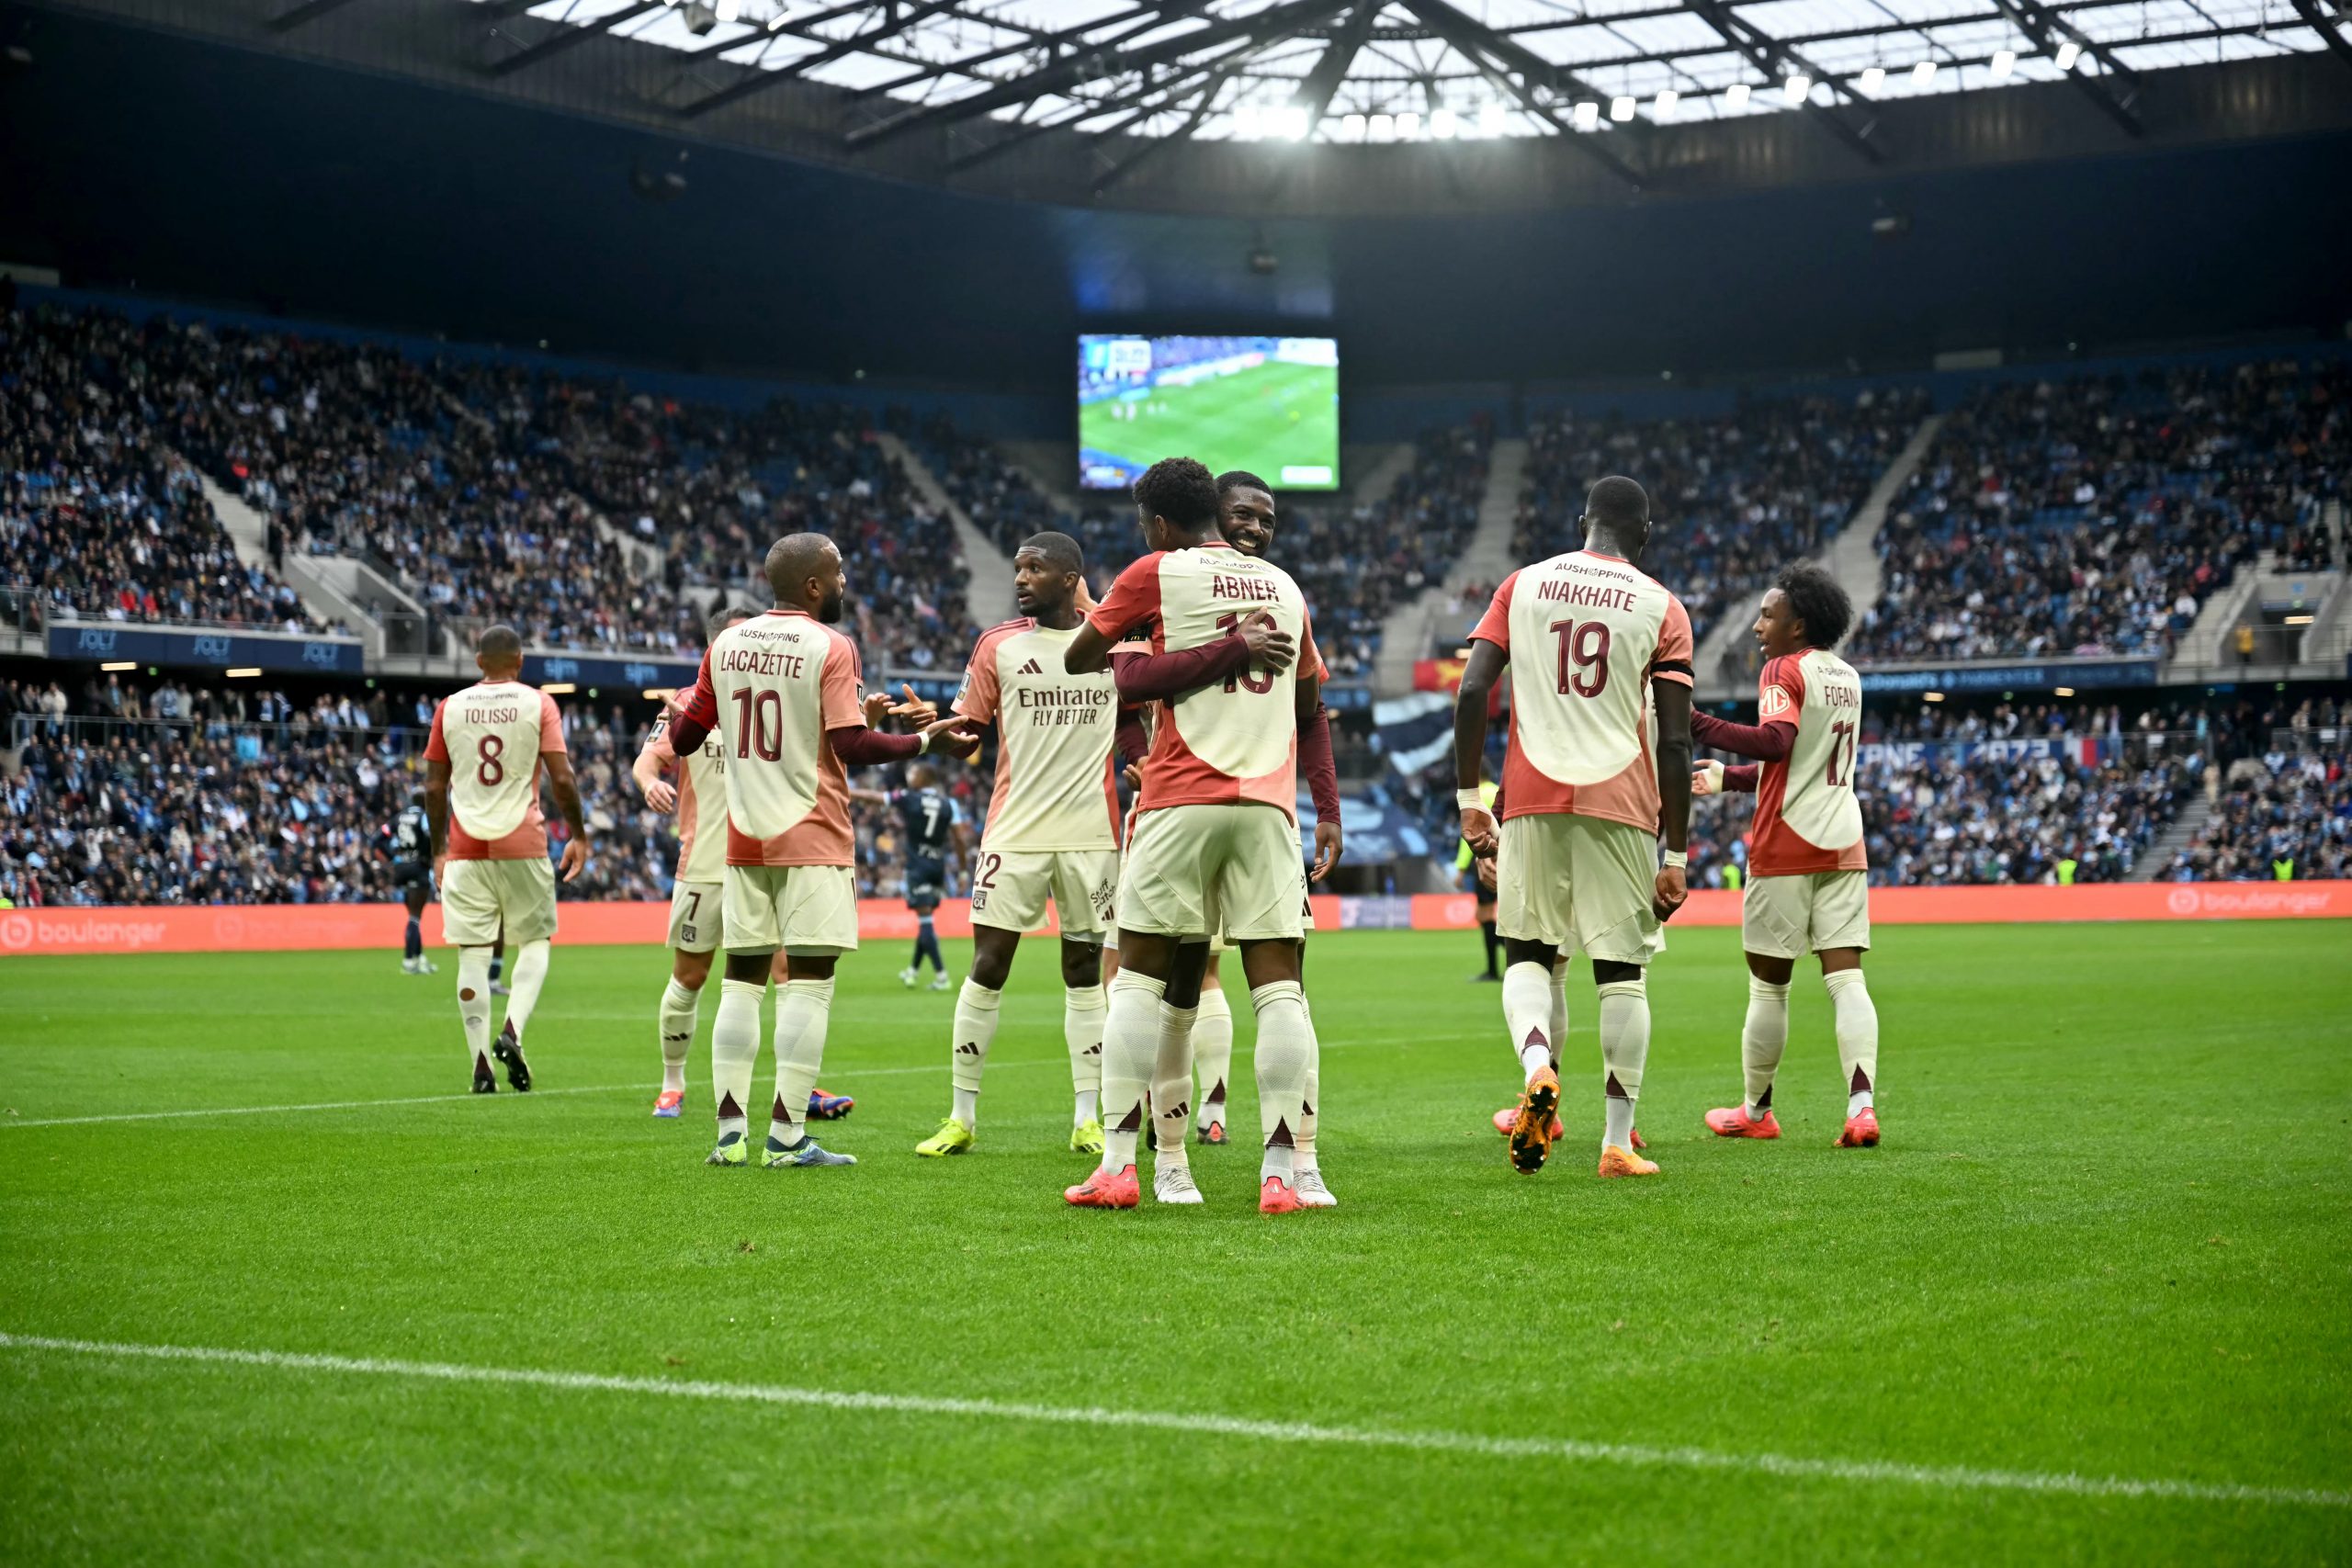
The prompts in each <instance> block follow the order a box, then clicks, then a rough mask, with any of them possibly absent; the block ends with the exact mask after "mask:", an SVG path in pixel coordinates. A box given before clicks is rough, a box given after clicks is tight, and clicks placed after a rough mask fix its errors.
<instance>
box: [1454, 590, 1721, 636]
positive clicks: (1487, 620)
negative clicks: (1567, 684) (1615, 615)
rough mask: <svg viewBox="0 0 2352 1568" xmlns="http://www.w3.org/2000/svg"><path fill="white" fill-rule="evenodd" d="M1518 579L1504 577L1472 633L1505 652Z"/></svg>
mask: <svg viewBox="0 0 2352 1568" xmlns="http://www.w3.org/2000/svg"><path fill="white" fill-rule="evenodd" d="M1518 581H1519V573H1517V572H1515V571H1514V572H1512V573H1511V574H1510V576H1509V577H1506V578H1504V579H1503V585H1502V586H1501V587H1500V588H1498V589H1496V590H1495V598H1494V603H1492V604H1488V605H1487V613H1486V614H1485V615H1481V616H1479V617H1478V624H1477V626H1475V627H1474V628H1472V630H1471V633H1470V635H1471V636H1472V637H1476V638H1477V639H1478V640H1479V641H1481V642H1491V643H1493V644H1494V645H1495V646H1496V647H1497V648H1499V649H1502V650H1503V651H1504V652H1505V653H1509V652H1510V591H1511V589H1512V587H1513V586H1514V585H1515V584H1516V583H1517V582H1518ZM1683 624H1684V626H1685V628H1686V630H1687V628H1688V626H1689V625H1690V623H1689V622H1687V621H1686V622H1684V623H1683Z"/></svg>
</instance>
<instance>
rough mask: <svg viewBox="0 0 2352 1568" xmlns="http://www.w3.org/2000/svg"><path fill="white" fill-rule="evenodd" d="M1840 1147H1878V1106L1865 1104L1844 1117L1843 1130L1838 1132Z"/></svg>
mask: <svg viewBox="0 0 2352 1568" xmlns="http://www.w3.org/2000/svg"><path fill="white" fill-rule="evenodd" d="M1838 1147H1839V1148H1841V1149H1874V1148H1876V1147H1878V1108H1877V1107H1876V1106H1871V1105H1865V1106H1863V1107H1862V1108H1861V1110H1860V1111H1856V1112H1855V1113H1854V1114H1853V1115H1851V1116H1849V1117H1847V1118H1846V1129H1845V1131H1843V1132H1841V1133H1839V1134H1838Z"/></svg>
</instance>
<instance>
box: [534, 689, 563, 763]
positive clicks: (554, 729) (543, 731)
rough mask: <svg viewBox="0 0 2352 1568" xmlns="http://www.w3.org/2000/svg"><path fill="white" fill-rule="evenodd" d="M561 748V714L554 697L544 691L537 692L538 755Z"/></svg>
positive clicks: (544, 754)
mask: <svg viewBox="0 0 2352 1568" xmlns="http://www.w3.org/2000/svg"><path fill="white" fill-rule="evenodd" d="M560 750H563V715H562V713H561V712H560V711H559V710H558V709H557V707H556V705H555V699H554V698H553V697H551V696H548V694H546V693H545V692H541V693H540V694H539V755H540V756H542V757H544V756H546V755H547V754H548V752H550V751H560Z"/></svg>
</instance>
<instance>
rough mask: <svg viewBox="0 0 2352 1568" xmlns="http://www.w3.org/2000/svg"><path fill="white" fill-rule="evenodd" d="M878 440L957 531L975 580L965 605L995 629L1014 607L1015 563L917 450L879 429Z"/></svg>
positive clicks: (969, 585) (926, 501)
mask: <svg viewBox="0 0 2352 1568" xmlns="http://www.w3.org/2000/svg"><path fill="white" fill-rule="evenodd" d="M874 439H875V441H876V443H877V444H878V445H879V446H881V448H882V451H883V454H884V455H885V456H886V457H890V458H891V459H893V460H894V461H896V462H897V463H898V464H899V467H900V468H904V469H906V471H907V479H908V480H909V482H910V483H911V484H912V485H913V486H914V487H915V493H916V494H917V495H919V496H921V497H922V499H923V503H924V504H925V505H927V506H929V507H930V508H932V510H933V511H934V512H936V513H939V514H940V515H942V516H944V517H945V518H946V519H947V520H948V522H949V523H951V524H953V525H955V528H956V544H957V545H958V546H959V547H962V549H963V552H964V567H965V570H967V571H969V572H970V573H971V576H972V580H971V581H970V582H969V583H967V585H966V587H965V590H964V603H965V604H968V605H970V606H971V611H972V618H973V619H974V620H975V621H978V623H979V624H980V625H982V626H992V625H994V624H995V623H996V622H998V621H1001V620H1002V619H1003V618H1004V617H1005V616H1006V615H1009V614H1010V613H1011V611H1012V559H1011V558H1009V557H1007V556H1006V555H1005V554H1004V553H1003V552H1002V551H1001V550H999V549H998V548H997V547H996V545H995V543H994V542H993V541H991V540H990V539H989V536H987V535H986V534H983V533H981V532H980V530H979V528H978V526H977V525H975V524H974V523H973V522H972V519H971V517H970V516H969V515H968V514H967V513H966V512H965V511H964V509H963V508H962V507H960V506H958V505H956V502H955V498H954V497H952V496H950V495H949V494H948V493H947V487H946V486H945V485H943V484H941V483H940V482H939V476H938V475H937V474H934V473H933V472H932V471H931V465H930V464H928V463H926V462H924V461H923V460H922V457H918V456H917V455H916V453H915V450H914V448H913V447H911V446H908V445H907V444H906V442H905V441H904V440H903V439H902V438H900V437H899V435H897V434H894V433H893V432H890V431H888V430H877V431H876V432H875V433H874Z"/></svg>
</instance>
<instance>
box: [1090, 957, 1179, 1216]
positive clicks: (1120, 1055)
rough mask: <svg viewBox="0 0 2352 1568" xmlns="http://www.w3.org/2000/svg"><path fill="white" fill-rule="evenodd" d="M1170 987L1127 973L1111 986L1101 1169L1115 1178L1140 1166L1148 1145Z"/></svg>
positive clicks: (1106, 1026)
mask: <svg viewBox="0 0 2352 1568" xmlns="http://www.w3.org/2000/svg"><path fill="white" fill-rule="evenodd" d="M1167 993H1168V982H1167V981H1165V980H1155V979H1153V978H1152V977H1151V976H1148V975H1146V974H1143V973H1142V972H1141V971H1139V970H1135V969H1122V970H1120V971H1119V976H1118V978H1117V979H1115V980H1113V981H1112V982H1111V987H1110V1005H1109V1007H1108V1008H1107V1009H1106V1010H1104V1013H1103V1169H1104V1170H1106V1171H1108V1172H1110V1173H1111V1174H1112V1175H1114V1176H1115V1175H1117V1174H1118V1173H1119V1172H1120V1171H1122V1170H1125V1168H1127V1167H1129V1166H1131V1165H1133V1164H1135V1163H1136V1145H1137V1144H1139V1143H1141V1142H1142V1141H1143V1097H1144V1095H1145V1094H1146V1093H1147V1092H1148V1091H1149V1089H1151V1070H1152V1066H1153V1064H1154V1063H1155V1062H1156V1061H1157V1060H1158V1059H1159V998H1161V997H1163V996H1165V995H1167Z"/></svg>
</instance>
